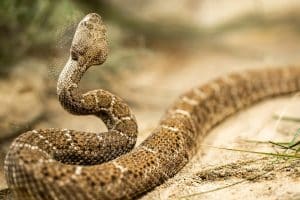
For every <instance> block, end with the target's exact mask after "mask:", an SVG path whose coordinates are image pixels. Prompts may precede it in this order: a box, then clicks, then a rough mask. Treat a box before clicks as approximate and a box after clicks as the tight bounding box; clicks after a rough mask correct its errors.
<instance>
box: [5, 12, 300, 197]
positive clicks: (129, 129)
mask: <svg viewBox="0 0 300 200" xmlns="http://www.w3.org/2000/svg"><path fill="white" fill-rule="evenodd" d="M106 56H107V40H106V30H105V27H104V26H103V24H102V21H101V18H100V16H99V15H97V14H89V15H87V16H86V17H85V18H84V19H83V20H82V21H81V22H80V23H79V25H78V28H77V30H76V33H75V36H74V39H73V42H72V47H71V56H70V59H69V61H68V62H67V64H66V66H65V67H64V69H63V71H62V73H61V75H60V77H59V80H58V85H57V92H58V96H59V100H60V102H61V104H62V105H63V107H64V108H65V109H67V110H68V111H69V112H71V113H73V114H78V115H88V114H93V115H96V116H98V117H100V118H101V119H102V120H103V121H104V122H105V124H106V126H107V127H108V132H107V133H86V132H79V131H73V130H64V129H63V130H59V129H44V130H33V131H29V132H26V133H24V134H22V135H21V136H19V137H18V138H17V139H15V141H14V142H13V143H12V145H11V147H10V150H9V152H8V154H7V157H6V160H5V174H6V180H7V183H8V186H9V188H10V189H11V190H12V192H13V194H14V197H15V198H16V199H22V200H27V199H34V200H83V199H84V200H100V199H132V198H134V197H137V196H138V195H141V194H142V193H144V192H146V191H148V190H150V189H152V188H153V187H155V186H157V185H159V184H161V183H163V182H164V181H165V180H166V179H168V178H170V177H172V176H173V175H174V174H176V173H177V172H178V171H179V170H180V169H181V168H182V167H183V166H184V165H185V164H186V163H187V162H188V161H189V159H190V158H191V157H192V156H193V154H194V152H195V151H196V149H197V146H198V144H199V143H200V139H201V138H202V137H203V136H204V135H205V134H206V133H207V132H208V131H209V130H210V129H212V128H213V127H214V126H215V125H216V124H217V123H219V122H221V121H222V120H224V119H226V118H227V117H228V116H230V115H231V114H233V113H235V112H237V111H238V110H240V109H241V108H244V107H246V106H248V105H250V104H253V103H255V102H257V101H259V100H262V99H265V98H267V97H272V96H276V95H282V94H288V93H291V92H295V91H298V90H300V78H299V77H300V69H299V68H296V67H285V68H278V69H266V70H259V71H247V72H244V73H237V74H231V75H228V76H224V77H221V78H218V79H216V80H213V81H211V82H209V83H207V84H205V85H203V86H201V87H198V88H194V89H192V90H190V91H188V92H186V93H185V94H183V95H181V96H180V97H179V98H178V100H177V101H176V102H175V103H174V104H173V105H172V106H171V107H170V108H169V109H168V110H167V112H166V114H165V116H164V117H163V118H162V120H161V121H160V123H159V125H158V127H157V128H156V129H155V130H154V131H153V133H152V134H151V135H150V136H149V137H148V138H147V139H146V140H145V141H144V142H143V143H142V144H141V145H139V146H138V147H136V148H135V149H133V150H132V151H130V152H129V153H126V152H128V151H129V150H131V149H132V148H133V146H134V144H135V141H136V135H137V125H136V121H135V118H134V116H133V114H132V113H131V111H130V109H129V108H128V106H127V105H126V104H125V103H124V102H123V100H122V99H120V98H119V97H117V96H115V95H113V94H111V93H109V92H107V91H104V90H95V91H90V92H87V93H85V94H82V93H80V91H79V90H78V83H79V81H80V79H81V77H82V75H83V74H84V72H85V71H86V70H87V69H88V68H89V67H90V66H92V65H96V64H102V63H103V62H104V61H105V59H106ZM123 153H126V154H125V155H122V156H120V157H118V156H119V155H120V154H123ZM116 157H118V158H116ZM109 160H111V161H109ZM105 161H108V162H105ZM103 162H104V163H103Z"/></svg>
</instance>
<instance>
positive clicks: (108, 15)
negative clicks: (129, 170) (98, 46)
mask: <svg viewBox="0 0 300 200" xmlns="http://www.w3.org/2000/svg"><path fill="white" fill-rule="evenodd" d="M90 12H97V13H99V14H100V15H101V16H102V18H103V19H104V22H105V23H106V25H107V28H108V35H109V46H110V54H109V58H108V59H107V62H106V63H105V64H104V65H103V66H95V67H93V68H91V69H90V70H89V72H88V73H87V74H86V75H85V76H84V80H83V81H82V84H81V87H82V89H83V90H85V91H87V90H91V89H97V88H100V87H101V88H104V89H107V90H110V91H112V92H113V93H116V94H117V95H119V96H121V97H122V98H124V99H125V100H126V101H127V102H128V103H129V104H130V106H131V107H132V109H133V111H134V112H135V113H136V115H137V119H138V122H139V129H140V132H141V135H140V137H139V140H138V142H140V141H142V140H143V139H144V138H145V137H146V136H147V134H148V133H149V130H152V129H153V128H154V127H155V126H156V124H157V122H158V120H159V118H160V116H161V115H162V114H163V112H164V110H166V108H167V107H168V105H170V104H171V103H172V101H173V100H174V99H176V97H177V96H178V95H179V94H180V93H182V92H183V91H185V90H187V89H189V88H191V87H193V86H196V85H198V84H202V83H204V82H206V81H208V80H210V79H212V78H214V77H217V76H220V75H222V74H224V73H228V72H232V71H238V70H243V69H248V68H264V67H272V66H283V67H284V66H288V65H297V64H299V62H300V56H299V53H300V45H299V44H300V1H299V0H285V1H274V0H245V1H239V0H165V1H160V0H151V1H150V0H144V1H139V0H122V1H121V0H110V1H109V0H85V1H83V0H82V1H81V0H1V1H0V103H1V107H0V130H1V131H0V161H1V163H0V168H1V170H0V189H1V188H5V187H6V184H5V181H4V178H3V173H2V172H3V170H2V167H3V158H4V155H5V153H6V152H7V148H8V146H9V144H10V143H11V141H12V139H13V138H15V137H16V136H17V135H19V134H20V133H22V132H24V131H26V130H30V129H32V128H47V127H62V128H71V129H78V130H90V131H99V127H100V129H103V128H104V129H105V127H104V126H103V124H102V122H100V121H99V120H98V119H95V118H93V117H89V116H88V117H80V116H71V115H69V114H68V113H66V111H64V110H63V109H62V108H61V107H60V105H59V103H58V101H57V99H56V80H57V78H58V75H59V73H60V71H61V69H62V67H63V66H64V64H65V62H66V61H67V59H68V56H69V48H70V43H71V40H72V37H73V34H74V31H75V28H76V26H77V23H78V22H79V21H80V20H81V18H82V17H84V16H85V15H86V14H87V13H90Z"/></svg>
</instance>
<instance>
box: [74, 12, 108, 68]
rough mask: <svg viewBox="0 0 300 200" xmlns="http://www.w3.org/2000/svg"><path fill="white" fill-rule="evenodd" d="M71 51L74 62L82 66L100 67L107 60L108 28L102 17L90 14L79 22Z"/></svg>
mask: <svg viewBox="0 0 300 200" xmlns="http://www.w3.org/2000/svg"><path fill="white" fill-rule="evenodd" d="M70 51H71V58H72V60H75V61H78V63H79V65H80V66H87V67H89V66H92V65H100V64H102V63H103V62H104V61H105V60H106V58H107V54H108V44H107V36H106V27H105V25H104V24H103V22H102V19H101V17H100V15H98V14H96V13H90V14H88V15H87V16H85V17H84V18H83V19H82V20H81V21H80V22H79V24H78V26H77V29H76V32H75V35H74V38H73V41H72V46H71V50H70Z"/></svg>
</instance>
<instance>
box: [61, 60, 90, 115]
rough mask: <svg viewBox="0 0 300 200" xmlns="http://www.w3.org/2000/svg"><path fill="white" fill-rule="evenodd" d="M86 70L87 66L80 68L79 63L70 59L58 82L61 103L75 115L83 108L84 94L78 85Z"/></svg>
mask: <svg viewBox="0 0 300 200" xmlns="http://www.w3.org/2000/svg"><path fill="white" fill-rule="evenodd" d="M86 70H87V67H86V66H85V65H82V66H79V63H78V61H76V60H73V59H71V57H70V58H69V60H68V62H67V63H66V65H65V67H64V68H63V70H62V72H61V74H60V75H59V78H58V81H57V96H58V99H59V102H60V103H61V105H62V106H63V107H64V108H65V109H66V110H67V111H69V112H71V113H73V114H78V112H80V110H81V108H82V105H81V104H82V102H81V99H82V93H81V92H80V91H79V87H78V85H79V82H80V80H81V78H82V76H83V74H84V73H85V72H86Z"/></svg>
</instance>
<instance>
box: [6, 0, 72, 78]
mask: <svg viewBox="0 0 300 200" xmlns="http://www.w3.org/2000/svg"><path fill="white" fill-rule="evenodd" d="M74 10H75V9H74V6H73V4H71V3H70V2H69V0H62V1H59V0H25V1H24V0H2V1H0V43H1V48H0V66H1V69H0V71H1V72H2V73H3V72H6V71H8V70H9V66H10V64H11V62H13V61H16V60H18V59H19V58H20V57H22V56H23V55H24V54H28V53H30V52H31V51H37V52H40V51H39V50H41V49H46V48H47V50H45V52H47V53H49V47H50V49H51V47H53V43H52V42H53V41H54V40H55V39H56V34H57V32H56V30H57V29H58V27H62V26H64V25H65V24H66V23H67V21H68V18H70V17H74V15H76V13H75V11H74Z"/></svg>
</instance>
